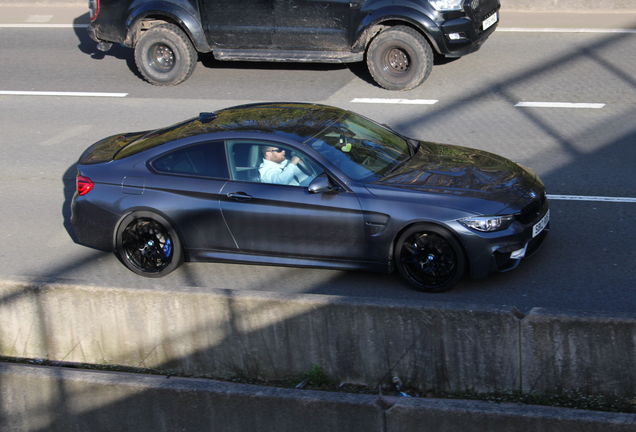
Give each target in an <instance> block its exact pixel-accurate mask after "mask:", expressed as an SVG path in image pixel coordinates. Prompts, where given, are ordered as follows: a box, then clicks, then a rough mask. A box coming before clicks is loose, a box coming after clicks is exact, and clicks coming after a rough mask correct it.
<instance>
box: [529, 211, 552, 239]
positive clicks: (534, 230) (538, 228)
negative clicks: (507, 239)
mask: <svg viewBox="0 0 636 432" xmlns="http://www.w3.org/2000/svg"><path fill="white" fill-rule="evenodd" d="M548 222H550V210H548V212H547V213H546V214H545V216H543V219H541V220H540V221H539V222H538V223H537V224H536V225H535V226H533V227H532V237H533V238H534V237H536V236H538V235H539V234H541V231H543V230H544V229H545V227H546V226H548Z"/></svg>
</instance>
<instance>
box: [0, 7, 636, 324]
mask: <svg viewBox="0 0 636 432" xmlns="http://www.w3.org/2000/svg"><path fill="white" fill-rule="evenodd" d="M49 11H50V12H49ZM535 15H536V14H535ZM535 15H532V14H526V15H514V14H511V15H510V18H509V21H508V22H509V24H506V19H507V18H506V15H505V14H502V24H501V26H500V29H499V30H498V31H497V32H495V34H494V35H493V36H492V37H491V38H490V40H488V42H487V43H486V44H485V45H484V46H483V48H482V49H481V50H480V51H479V52H477V53H475V54H472V55H469V56H467V57H465V58H462V59H459V60H456V61H448V62H440V63H439V64H438V65H436V67H435V68H434V69H433V72H432V74H431V76H430V78H429V79H428V81H427V82H426V83H425V84H424V85H423V86H421V87H419V88H417V89H414V90H412V91H409V92H390V91H386V90H383V89H381V88H379V87H377V86H376V85H374V84H373V83H372V81H371V79H370V77H369V75H368V73H367V72H366V71H365V69H364V67H363V65H351V66H349V67H348V66H334V65H295V64H267V63H221V62H217V61H215V60H214V59H213V58H212V57H211V56H201V59H200V60H201V61H200V62H199V64H198V66H197V69H196V71H195V72H194V74H193V76H192V77H191V78H190V79H189V80H188V81H186V82H185V83H183V84H182V85H180V86H177V87H172V88H157V87H153V86H151V85H149V84H147V83H145V82H144V81H143V80H142V79H141V78H140V76H139V74H138V73H137V72H136V68H135V66H134V61H133V58H132V50H129V49H125V48H123V47H119V46H116V47H114V48H113V49H112V50H111V51H109V52H107V53H101V52H99V51H97V50H96V44H95V43H94V42H92V41H91V40H90V39H89V38H88V37H87V36H86V31H85V29H84V28H82V27H76V28H73V27H46V26H43V25H42V24H51V23H56V22H58V21H59V22H62V23H73V22H75V23H76V24H82V23H85V22H86V19H87V16H86V13H85V11H83V9H82V8H79V9H78V8H62V7H47V8H46V10H44V9H42V8H22V9H20V8H17V7H8V6H0V17H2V18H0V64H2V65H3V67H2V68H0V131H1V133H0V151H1V152H2V153H1V155H2V157H1V158H0V172H1V173H2V174H1V176H0V198H1V202H2V204H3V205H2V209H1V210H0V215H1V218H0V220H1V221H2V229H1V230H0V279H13V280H15V279H17V280H25V279H28V280H58V281H63V282H67V283H77V284H87V285H96V286H117V287H129V288H130V289H136V288H153V289H158V290H184V291H205V290H206V289H210V288H217V289H237V290H263V291H280V292H290V293H313V294H325V295H336V296H364V297H378V298H387V299H395V298H399V299H413V298H417V299H420V300H421V299H422V298H426V299H430V300H431V301H436V302H438V301H448V302H455V303H457V302H461V303H468V304H492V305H509V306H516V307H517V308H519V309H520V310H522V311H524V312H527V311H528V310H530V309H531V308H533V307H548V308H557V309H567V310H583V311H607V312H610V313H613V314H620V313H628V312H633V311H634V306H635V305H636V271H635V268H636V253H635V252H634V245H635V244H636V226H635V225H634V220H635V219H636V218H635V216H636V200H635V198H636V174H635V172H634V169H633V165H634V163H635V162H636V122H635V121H634V118H636V91H634V90H635V88H636V43H635V42H636V33H635V32H634V30H633V29H634V28H636V15H629V14H620V15H619V14H614V17H613V21H612V19H611V18H612V17H611V16H609V17H608V16H603V17H602V18H603V19H598V20H597V21H596V23H598V26H597V27H590V26H591V25H593V24H594V22H592V23H590V22H589V21H590V20H589V16H586V17H583V15H581V16H578V17H577V16H570V15H567V16H565V15H563V21H562V22H563V23H564V24H563V26H562V27H563V28H565V27H569V28H570V30H571V29H572V28H582V26H577V24H580V23H582V24H585V26H586V28H588V29H589V28H597V29H603V31H602V32H580V31H579V32H571V31H549V32H548V31H537V30H538V29H542V28H545V25H544V23H545V22H546V21H545V19H541V17H540V16H538V15H536V16H535ZM537 17H538V18H537ZM632 18H633V19H632ZM534 19H536V21H533V20H534ZM577 19H579V20H581V21H577ZM7 23H10V24H29V25H31V24H36V26H35V27H24V26H19V27H11V26H6V25H5V26H3V25H4V24H7ZM566 23H567V25H566ZM519 26H522V27H525V28H526V29H534V30H533V31H519ZM550 27H552V28H555V23H554V22H553V21H551V22H550ZM515 28H516V31H507V30H511V29H515ZM616 28H622V29H632V30H631V31H608V29H616ZM9 91H11V92H28V91H44V92H103V93H117V94H125V95H123V97H79V96H59V95H57V96H56V95H47V96H30V95H14V94H6V93H5V94H3V93H2V92H9ZM109 96H112V95H109ZM120 96H121V95H120ZM360 98H378V99H384V101H383V102H382V103H360V102H355V100H356V99H360ZM386 99H402V100H403V102H413V101H418V100H425V101H436V102H435V103H429V104H413V103H408V104H407V103H402V104H393V103H387V102H388V101H387V100H386ZM269 100H285V101H308V102H318V103H325V104H330V105H335V106H339V107H342V108H346V109H352V110H354V111H357V112H359V113H361V114H364V115H366V116H368V117H371V118H374V119H376V120H379V121H381V122H382V123H387V124H389V125H391V126H392V127H394V128H395V129H397V130H399V131H401V132H403V133H405V134H407V135H410V136H413V137H418V138H423V139H427V140H433V141H440V142H446V143H451V144H458V145H465V146H470V147H476V148H480V149H484V150H489V151H493V152H496V153H499V154H502V155H504V156H506V157H509V158H511V159H513V160H516V161H518V162H521V163H523V164H525V165H528V166H530V167H532V168H533V169H534V170H535V171H536V172H537V173H538V174H539V175H540V177H541V178H542V180H543V181H544V183H546V185H547V188H548V192H549V193H550V194H551V195H552V196H560V197H559V199H552V200H551V208H552V222H551V228H552V230H551V232H550V235H549V237H548V241H547V243H546V244H545V246H544V248H543V249H542V250H541V251H540V252H539V253H538V254H537V255H536V256H535V257H533V258H532V259H529V260H526V261H525V262H523V263H522V265H521V266H520V267H519V268H518V269H516V270H514V271H512V272H508V273H505V274H497V275H492V276H491V277H489V278H486V279H483V280H478V281H472V280H465V281H464V282H462V283H461V284H460V285H459V286H458V287H457V288H455V289H454V290H453V291H451V292H448V293H443V294H435V295H431V294H423V293H419V292H417V291H414V290H412V289H411V288H409V286H408V285H406V284H405V283H404V282H402V281H401V279H400V278H399V277H398V276H397V275H377V274H366V273H360V272H345V271H332V270H320V269H302V268H283V267H265V266H247V265H228V264H185V265H184V266H182V268H180V269H179V270H177V271H176V272H174V273H173V274H171V275H169V276H167V277H165V278H162V279H158V280H155V279H145V278H140V277H138V276H136V275H134V274H133V273H131V272H130V271H128V270H126V269H125V268H124V266H122V265H121V264H120V263H119V262H118V261H117V259H116V258H115V257H114V256H113V255H111V254H107V253H103V252H98V251H94V250H91V249H88V248H86V247H83V246H80V245H77V244H75V243H74V242H73V240H72V237H71V235H70V232H69V217H70V209H69V205H70V201H71V198H72V193H73V190H74V176H75V166H74V165H75V162H76V160H77V158H78V157H79V155H80V153H81V152H82V151H83V150H84V149H85V148H86V147H88V146H89V145H90V144H92V143H93V142H95V141H97V140H98V139H100V138H102V137H104V136H107V135H110V134H114V133H119V132H126V131H136V130H146V129H150V128H155V127H159V126H164V125H168V124H172V123H176V122H177V121H180V120H183V119H186V118H189V117H193V116H195V115H197V114H198V113H199V112H200V111H209V110H215V109H218V108H222V107H227V106H231V105H236V104H241V103H247V102H256V101H269ZM519 102H553V103H554V102H560V103H570V104H598V105H583V106H585V107H584V108H574V107H570V108H568V107H558V108H557V107H542V106H532V107H527V106H525V107H524V106H518V105H517V104H518V103H519ZM570 106H572V105H570ZM574 106H580V105H574ZM591 197H600V198H591ZM608 197H613V198H616V197H618V198H627V199H622V200H618V202H609V201H607V200H606V198H608Z"/></svg>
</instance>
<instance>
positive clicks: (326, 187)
mask: <svg viewBox="0 0 636 432" xmlns="http://www.w3.org/2000/svg"><path fill="white" fill-rule="evenodd" d="M307 188H308V189H309V193H312V194H316V193H325V192H331V191H334V190H338V187H334V186H333V184H332V183H331V180H329V176H328V175H327V174H325V173H322V174H320V175H319V176H318V177H316V178H315V179H313V180H312V181H311V183H309V186H308V187H307Z"/></svg>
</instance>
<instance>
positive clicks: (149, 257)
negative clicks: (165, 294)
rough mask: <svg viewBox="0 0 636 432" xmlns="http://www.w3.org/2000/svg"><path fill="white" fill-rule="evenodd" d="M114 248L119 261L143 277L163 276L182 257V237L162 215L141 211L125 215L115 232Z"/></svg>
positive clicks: (181, 259)
mask: <svg viewBox="0 0 636 432" xmlns="http://www.w3.org/2000/svg"><path fill="white" fill-rule="evenodd" d="M115 251H116V254H117V256H118V258H119V259H120V260H121V262H122V263H123V264H124V265H125V266H126V267H128V268H129V269H130V270H132V271H133V272H135V273H137V274H138V275H141V276H146V277H162V276H165V275H167V274H168V273H170V272H172V271H173V270H175V269H176V268H177V267H179V266H180V265H181V264H182V263H183V260H184V255H183V248H182V246H181V240H179V236H178V235H177V233H176V232H175V230H174V228H172V226H171V225H170V223H168V221H166V220H165V219H164V218H162V217H161V216H159V215H157V214H154V213H152V212H146V211H140V212H134V213H131V214H129V215H128V216H126V217H125V218H124V219H123V220H122V222H121V223H120V224H119V227H118V228H117V231H116V233H115Z"/></svg>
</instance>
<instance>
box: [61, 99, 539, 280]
mask: <svg viewBox="0 0 636 432" xmlns="http://www.w3.org/2000/svg"><path fill="white" fill-rule="evenodd" d="M77 169H78V175H77V192H76V193H75V196H74V198H73V203H72V210H73V216H72V224H73V228H74V231H75V234H76V236H77V239H78V241H79V242H80V243H82V244H85V245H87V246H91V247H94V248H98V249H103V250H112V251H114V252H115V253H116V254H117V256H118V257H119V258H120V260H121V261H122V262H123V263H124V264H125V265H126V266H127V267H128V268H129V269H130V270H132V271H133V272H135V273H137V274H140V275H142V276H150V277H157V276H163V275H166V274H168V273H170V272H171V271H173V270H174V269H176V268H177V267H178V266H179V265H180V264H181V263H182V262H183V261H184V260H186V261H231V262H243V263H259V264H274V265H291V266H317V267H325V268H338V269H357V270H372V271H381V272H391V271H393V270H394V268H395V267H397V269H398V271H399V272H400V274H401V275H402V276H404V277H405V278H406V280H408V281H409V282H410V283H411V284H412V285H413V286H414V287H415V288H417V289H419V290H422V291H428V292H439V291H445V290H448V289H450V288H452V287H453V286H454V285H456V284H457V283H458V282H459V281H460V279H461V278H462V277H463V275H464V274H465V273H466V272H468V273H469V274H470V276H471V277H474V278H476V277H483V276H486V275H487V274H488V273H489V272H494V271H506V270H510V269H513V268H515V267H516V266H517V265H518V264H519V262H520V261H521V259H522V258H524V257H527V256H529V255H531V254H532V253H533V252H535V251H536V250H537V249H538V247H539V246H540V245H541V243H542V242H543V240H544V238H545V236H546V234H547V232H548V230H549V223H548V222H549V218H550V213H549V209H548V201H547V199H546V194H545V188H544V186H543V183H542V182H541V181H540V180H539V178H538V177H537V176H536V175H535V174H534V173H533V172H532V171H531V170H530V169H528V168H526V167H524V166H522V165H519V164H517V163H515V162H512V161H510V160H508V159H506V158H503V157H501V156H497V155H495V154H492V153H488V152H484V151H480V150H474V149H470V148H465V147H457V146H451V145H444V144H436V143H432V142H427V141H418V140H414V139H410V138H407V137H404V136H402V135H400V134H398V133H397V132H395V131H393V130H391V129H389V128H388V127H386V126H382V125H379V124H377V123H375V122H373V121H371V120H369V119H366V118H364V117H362V116H360V115H357V114H354V113H352V112H350V111H346V110H343V109H339V108H334V107H330V106H324V105H313V104H300V103H267V104H253V105H244V106H239V107H233V108H227V109H223V110H220V111H217V112H214V113H202V114H200V115H199V117H197V118H194V119H190V120H186V121H184V122H182V123H178V124H176V125H174V126H170V127H168V128H164V129H157V130H152V131H147V132H138V133H127V134H122V135H115V136H112V137H109V138H105V139H103V140H101V141H99V142H97V143H95V144H94V145H92V146H91V147H90V148H88V149H87V150H86V151H85V152H84V154H82V156H81V157H80V159H79V162H78V167H77Z"/></svg>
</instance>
